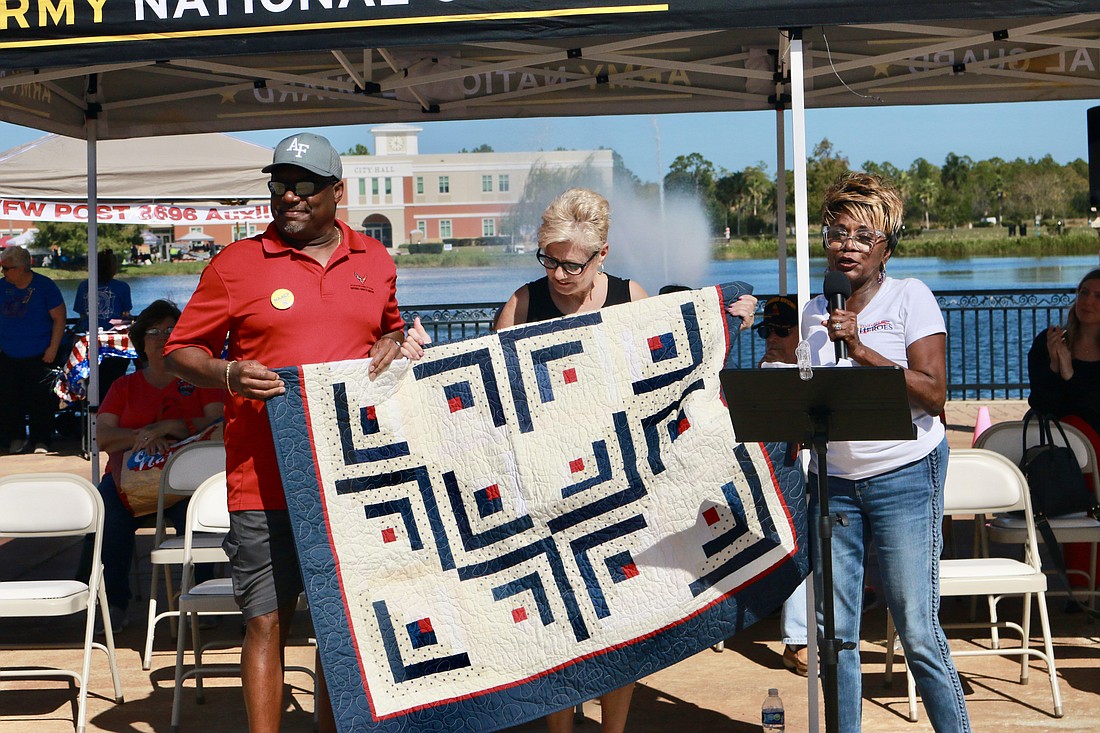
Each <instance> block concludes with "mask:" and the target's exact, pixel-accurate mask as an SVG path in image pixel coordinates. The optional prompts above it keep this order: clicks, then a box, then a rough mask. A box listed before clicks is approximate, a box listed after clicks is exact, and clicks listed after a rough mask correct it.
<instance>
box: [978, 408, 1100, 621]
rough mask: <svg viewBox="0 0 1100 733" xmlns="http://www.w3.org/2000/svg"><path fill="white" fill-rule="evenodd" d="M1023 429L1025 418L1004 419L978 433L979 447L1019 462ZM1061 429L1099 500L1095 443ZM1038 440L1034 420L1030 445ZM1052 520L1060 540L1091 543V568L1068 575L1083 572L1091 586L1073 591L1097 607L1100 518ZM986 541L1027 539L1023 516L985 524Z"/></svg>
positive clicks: (1099, 473) (1015, 542)
mask: <svg viewBox="0 0 1100 733" xmlns="http://www.w3.org/2000/svg"><path fill="white" fill-rule="evenodd" d="M1023 428H1024V423H1023V421H1022V420H1013V421H1011V422H1002V423H996V424H995V425H992V426H991V427H990V428H989V429H987V430H986V431H985V432H983V433H982V434H981V436H979V438H978V441H977V443H976V444H975V447H976V448H985V449H986V450H991V451H995V452H996V453H1000V454H1001V455H1002V456H1004V457H1005V458H1007V459H1008V460H1010V461H1012V462H1013V463H1015V464H1017V465H1019V463H1020V460H1021V458H1022V457H1023V444H1024V442H1023ZM1062 428H1063V429H1064V430H1065V433H1066V440H1067V441H1069V447H1070V448H1072V449H1073V453H1074V455H1076V456H1077V465H1079V466H1080V467H1081V472H1082V473H1084V474H1085V475H1086V476H1090V475H1091V481H1092V490H1093V493H1094V494H1095V495H1096V497H1097V499H1100V471H1098V470H1097V460H1096V451H1095V450H1094V449H1093V447H1092V443H1091V442H1089V439H1088V438H1086V437H1085V435H1084V433H1082V432H1081V431H1080V430H1078V429H1077V428H1075V427H1073V426H1072V425H1065V424H1063V425H1062ZM1051 432H1052V434H1053V437H1054V443H1055V444H1056V445H1061V444H1062V436H1061V434H1060V433H1059V432H1058V430H1057V429H1055V430H1052V431H1051ZM1038 442H1039V426H1038V424H1037V422H1036V421H1035V420H1032V421H1031V424H1030V425H1029V426H1028V436H1027V444H1028V445H1029V446H1030V445H1036V444H1038ZM1047 521H1048V522H1049V523H1050V527H1051V529H1053V530H1054V536H1055V538H1056V539H1057V540H1058V542H1059V543H1063V542H1084V543H1088V545H1089V569H1088V571H1084V570H1074V569H1072V568H1070V569H1067V574H1070V575H1074V574H1076V575H1083V576H1085V578H1086V582H1087V583H1088V587H1087V588H1086V589H1077V590H1075V591H1074V592H1075V593H1080V594H1082V595H1087V596H1088V603H1089V606H1091V607H1093V608H1095V607H1096V595H1097V591H1096V590H1095V588H1096V547H1097V543H1100V520H1096V519H1093V518H1092V517H1090V516H1088V515H1087V514H1085V513H1084V512H1081V513H1078V514H1068V515H1066V516H1062V517H1050V518H1048V520H1047ZM985 533H986V543H985V544H983V547H986V546H987V543H988V541H989V540H992V541H993V542H1002V543H1005V544H1013V545H1021V544H1024V543H1025V542H1026V529H1025V526H1024V519H1023V517H1017V516H1008V515H999V516H996V517H994V518H993V519H992V520H990V521H989V522H988V523H986V525H985ZM1048 549H1049V550H1050V551H1052V552H1059V551H1060V550H1059V549H1057V548H1053V547H1051V548H1048ZM1050 593H1051V595H1063V594H1064V591H1053V590H1052V591H1051V592H1050Z"/></svg>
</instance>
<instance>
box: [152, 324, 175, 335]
mask: <svg viewBox="0 0 1100 733" xmlns="http://www.w3.org/2000/svg"><path fill="white" fill-rule="evenodd" d="M175 328H176V327H175V326H169V327H168V328H147V329H145V335H146V336H153V337H157V336H171V335H172V331H173V330H175Z"/></svg>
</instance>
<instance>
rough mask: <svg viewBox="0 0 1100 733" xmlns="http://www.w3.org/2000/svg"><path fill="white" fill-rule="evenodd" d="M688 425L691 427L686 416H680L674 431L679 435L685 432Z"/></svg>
mask: <svg viewBox="0 0 1100 733" xmlns="http://www.w3.org/2000/svg"><path fill="white" fill-rule="evenodd" d="M690 427H691V422H690V421H689V420H688V419H687V418H686V417H685V418H682V419H681V420H680V422H679V424H678V425H677V426H676V432H678V433H679V434H680V435H683V434H684V433H685V432H687V429H688V428H690Z"/></svg>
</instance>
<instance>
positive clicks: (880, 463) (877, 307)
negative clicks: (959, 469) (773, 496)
mask: <svg viewBox="0 0 1100 733" xmlns="http://www.w3.org/2000/svg"><path fill="white" fill-rule="evenodd" d="M827 317H828V307H827V303H826V301H825V296H823V295H819V296H817V297H816V298H814V299H813V300H811V301H810V302H809V303H807V304H806V308H805V310H803V312H802V337H803V338H804V339H805V340H807V341H809V343H810V359H811V362H812V364H813V365H814V366H840V367H850V366H858V365H856V364H855V363H854V362H852V361H851V360H850V359H842V360H841V362H840V363H839V364H837V362H836V355H835V354H836V350H835V348H834V346H833V342H832V341H830V340H829V334H828V332H827V331H826V328H825V326H823V325H821V322H822V321H823V320H825V319H826V318H827ZM857 322H858V323H859V339H860V341H862V342H863V343H864V344H865V345H866V346H867V347H868V348H871V349H874V350H875V351H877V352H878V353H879V354H882V355H883V356H884V357H886V358H887V359H889V360H890V361H892V362H894V363H895V364H899V365H900V366H903V367H908V366H909V358H908V356H907V355H906V351H905V350H906V349H907V348H908V347H909V345H910V344H912V343H914V342H916V341H919V340H920V339H922V338H924V337H925V336H931V335H933V334H937V333H947V328H946V327H945V325H944V322H943V314H942V313H940V307H939V304H938V303H937V302H936V298H935V296H934V295H932V291H931V290H929V289H928V286H926V285H925V284H924V283H922V282H921V281H920V280H913V279H903V280H895V279H894V278H891V277H887V278H886V279H885V280H884V281H883V283H882V285H881V286H880V287H879V289H878V292H877V293H875V296H874V298H872V299H871V302H870V303H868V304H867V305H866V306H865V307H864V308H863V310H862V311H860V313H859V315H858V316H857ZM910 410H911V412H912V415H913V425H915V426H916V428H917V439H916V440H862V441H855V440H853V441H846V442H836V443H829V453H828V460H829V475H830V476H839V477H841V478H846V479H852V480H858V479H863V478H867V477H869V476H877V475H879V474H882V473H886V472H887V471H892V470H893V469H895V468H900V467H902V466H904V465H906V464H908V463H912V462H913V461H916V460H918V459H921V458H924V457H925V456H926V455H928V454H929V453H931V452H932V451H933V450H935V448H936V446H938V445H939V444H940V442H941V441H942V440H943V436H944V435H945V434H946V431H945V430H944V427H943V423H941V422H940V420H939V416H938V415H929V414H928V413H927V412H925V411H924V410H922V409H921V408H919V407H916V406H911V407H910ZM816 464H817V457H816V456H815V455H814V454H812V453H811V456H810V470H811V471H814V472H816V471H817V465H816Z"/></svg>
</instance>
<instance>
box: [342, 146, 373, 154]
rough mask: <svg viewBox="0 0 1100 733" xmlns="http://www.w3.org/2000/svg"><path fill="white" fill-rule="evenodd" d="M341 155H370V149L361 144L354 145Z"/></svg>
mask: <svg viewBox="0 0 1100 733" xmlns="http://www.w3.org/2000/svg"><path fill="white" fill-rule="evenodd" d="M343 155H370V149H369V148H367V146H366V145H364V144H363V143H355V145H353V146H351V147H350V148H348V149H347V150H345V151H344V152H343Z"/></svg>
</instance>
